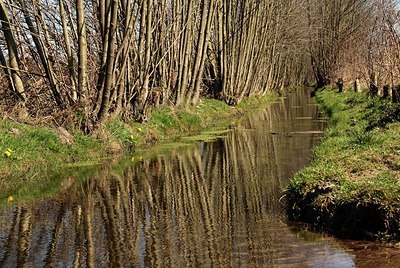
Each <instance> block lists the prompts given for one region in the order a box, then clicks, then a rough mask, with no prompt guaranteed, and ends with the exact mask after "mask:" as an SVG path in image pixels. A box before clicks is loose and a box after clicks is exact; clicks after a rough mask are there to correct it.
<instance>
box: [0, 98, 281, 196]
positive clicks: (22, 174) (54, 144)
mask: <svg viewBox="0 0 400 268" xmlns="http://www.w3.org/2000/svg"><path fill="white" fill-rule="evenodd" d="M276 98H277V95H276V94H270V95H267V96H264V97H260V98H250V99H249V100H245V101H243V102H242V103H241V104H240V106H239V107H229V106H228V105H227V104H226V103H224V102H222V101H218V100H214V99H203V100H201V101H200V103H199V104H198V105H197V106H196V107H190V108H187V109H177V108H173V107H161V108H153V109H152V110H151V111H150V114H149V120H148V121H147V122H145V123H141V124H139V123H137V122H133V121H127V122H124V121H122V120H120V119H116V118H110V119H108V120H107V121H106V122H105V123H104V125H103V126H102V127H100V128H99V129H97V130H96V131H95V132H94V133H93V134H92V135H89V136H88V135H85V134H84V133H82V132H81V131H79V130H74V129H68V131H69V133H70V134H72V135H73V142H72V143H70V144H64V143H62V141H61V139H60V137H59V133H58V131H57V129H56V128H50V127H46V126H31V125H27V124H20V123H17V122H14V121H11V120H5V119H3V120H0V189H1V191H0V203H2V201H4V200H7V197H8V196H10V195H11V196H15V198H14V199H15V200H31V199H35V198H41V197H44V196H48V195H51V194H54V193H55V192H57V191H58V190H57V189H59V187H60V185H61V184H62V182H63V181H64V180H65V179H66V178H69V177H72V178H81V177H82V176H81V175H79V174H81V173H83V174H86V173H87V170H91V171H92V172H93V171H95V170H97V169H98V168H100V166H101V163H102V162H104V159H107V158H108V157H110V155H112V156H113V157H115V155H116V154H118V155H120V157H124V156H126V158H127V159H128V160H129V161H131V160H132V157H133V159H136V160H137V159H140V158H141V157H142V156H144V155H158V154H160V153H167V152H169V151H171V150H173V149H176V148H185V147H187V146H188V144H192V143H193V141H196V140H211V139H215V138H218V137H220V136H221V135H223V132H224V131H225V130H226V129H227V128H228V127H229V126H230V124H232V121H235V120H238V118H240V117H241V116H242V115H244V114H245V113H248V112H251V111H253V110H254V109H259V108H263V107H266V106H267V105H269V104H270V103H271V101H273V100H275V99H276ZM189 136H190V137H191V138H188V137H189ZM136 160H135V161H136ZM106 162H108V161H106ZM83 177H84V176H83Z"/></svg>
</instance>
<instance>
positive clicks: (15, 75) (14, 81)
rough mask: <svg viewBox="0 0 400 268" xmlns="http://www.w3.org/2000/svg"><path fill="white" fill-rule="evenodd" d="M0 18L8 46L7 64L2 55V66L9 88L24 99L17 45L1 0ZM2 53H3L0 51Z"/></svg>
mask: <svg viewBox="0 0 400 268" xmlns="http://www.w3.org/2000/svg"><path fill="white" fill-rule="evenodd" d="M0 20H1V25H2V30H3V33H4V37H5V39H6V43H7V48H8V58H9V66H8V65H7V64H6V61H5V58H4V55H3V57H2V67H3V70H4V71H5V73H6V75H7V77H9V86H10V88H11V90H15V92H16V93H17V94H18V96H19V97H20V98H21V99H22V100H25V99H26V94H25V88H24V84H23V82H22V79H21V76H20V69H19V59H18V51H17V45H16V43H15V39H14V35H13V33H12V30H11V25H10V19H9V18H8V14H7V9H6V6H5V4H4V1H3V0H0ZM2 54H3V53H2Z"/></svg>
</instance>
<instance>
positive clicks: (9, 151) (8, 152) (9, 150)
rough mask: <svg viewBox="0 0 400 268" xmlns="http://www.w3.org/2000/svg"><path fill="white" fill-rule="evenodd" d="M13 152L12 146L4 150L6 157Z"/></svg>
mask: <svg viewBox="0 0 400 268" xmlns="http://www.w3.org/2000/svg"><path fill="white" fill-rule="evenodd" d="M11 153H12V150H11V149H10V148H7V150H6V151H5V152H4V156H5V157H10V156H11Z"/></svg>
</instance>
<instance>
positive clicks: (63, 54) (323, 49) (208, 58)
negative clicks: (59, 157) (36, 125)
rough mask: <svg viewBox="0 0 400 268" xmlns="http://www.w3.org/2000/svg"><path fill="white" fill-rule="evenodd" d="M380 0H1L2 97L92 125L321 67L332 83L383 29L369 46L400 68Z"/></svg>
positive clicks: (318, 75) (259, 91) (272, 87)
mask: <svg viewBox="0 0 400 268" xmlns="http://www.w3.org/2000/svg"><path fill="white" fill-rule="evenodd" d="M378 2H381V1H372V0H370V1H368V0H340V1H339V0H338V1H328V0H324V1H317V0H280V1H278V0H270V1H264V0H193V1H186V0H176V1H175V0H174V1H171V0H140V1H136V0H134V1H127V0H94V1H84V0H74V1H71V0H58V1H55V0H0V21H1V27H2V31H1V34H0V60H1V66H2V69H3V74H2V76H1V80H0V83H3V85H4V87H3V88H8V90H5V91H3V92H2V93H1V94H2V104H3V105H5V106H13V105H16V104H21V103H22V104H23V106H24V107H26V109H28V110H29V112H30V113H31V114H32V115H35V116H47V115H53V116H54V115H57V114H64V115H65V114H68V115H73V116H74V117H75V121H76V122H79V124H80V126H83V127H84V128H85V129H86V130H87V131H90V130H91V129H92V127H93V126H94V125H96V124H98V123H101V122H103V121H104V120H105V119H106V118H107V117H109V116H111V115H113V116H119V117H122V118H125V119H127V118H133V119H135V120H139V121H143V120H146V117H147V112H148V110H149V108H150V107H152V106H159V105H175V106H188V105H194V104H196V103H198V102H199V99H200V97H201V96H209V97H213V98H218V99H221V100H224V101H225V102H227V103H228V104H231V105H234V104H237V103H239V102H240V101H242V100H243V99H244V98H247V97H249V96H257V95H263V94H266V93H267V92H269V91H279V90H281V89H282V88H284V87H286V86H289V85H296V84H303V83H304V82H309V81H313V79H314V78H313V74H314V75H315V80H316V81H317V83H318V84H319V85H323V84H327V83H329V82H331V81H332V80H333V79H335V78H336V77H339V76H342V75H343V74H342V73H343V70H345V69H346V68H347V67H348V66H353V67H354V65H355V64H354V60H355V57H359V58H357V62H358V63H360V62H362V60H361V59H365V58H363V57H362V56H361V55H362V53H361V52H360V53H359V51H358V50H360V49H361V48H364V46H359V44H360V43H364V44H365V43H367V42H366V40H367V39H368V38H369V40H370V41H371V44H372V43H374V42H375V41H372V40H373V39H374V38H379V37H378V36H379V34H381V33H382V34H383V33H384V35H385V37H384V38H385V40H386V41H387V43H388V44H389V45H388V46H385V50H384V51H382V50H381V49H380V48H379V49H378V48H377V47H375V46H373V45H371V46H370V47H368V46H365V49H366V50H368V49H369V50H368V51H369V52H370V54H368V55H369V58H370V61H374V62H375V60H372V59H373V58H374V57H378V55H379V56H380V57H387V56H382V55H383V54H385V55H386V54H387V53H389V52H390V53H391V55H394V56H393V57H390V58H391V64H392V65H393V66H396V68H397V69H398V66H399V65H398V64H397V62H396V61H397V60H398V57H399V56H398V55H399V53H398V52H399V49H398V44H399V42H398V28H396V27H398V25H397V13H393V10H394V9H395V7H390V6H389V5H388V4H382V3H381V5H385V8H386V9H384V10H385V11H384V12H385V14H381V15H380V16H381V21H380V22H379V23H378V19H375V22H376V23H375V25H374V23H373V21H374V19H373V18H374V16H379V14H378V13H377V10H379V8H378V4H379V3H378ZM383 2H388V1H383ZM389 2H390V1H389ZM393 3H394V2H393ZM393 5H394V4H393ZM381 10H382V9H381ZM390 10H392V11H390ZM365 22H368V23H365ZM378 24H379V27H380V28H379V27H378ZM383 25H384V26H383ZM378 28H379V29H378ZM378 32H379V33H378ZM355 49H358V50H357V53H353V52H354V50H355ZM364 52H365V51H364ZM393 53H394V54H393ZM396 57H397V58H396ZM372 65H374V66H376V65H377V63H374V64H372ZM374 68H375V67H374ZM376 68H377V67H376ZM382 68H383V67H381V69H382ZM354 69H356V68H353V71H352V72H353V73H356V71H354ZM346 70H347V69H346ZM357 72H358V73H361V71H360V68H358V70H357ZM353 73H352V74H351V75H353ZM391 76H392V77H394V73H392V74H391Z"/></svg>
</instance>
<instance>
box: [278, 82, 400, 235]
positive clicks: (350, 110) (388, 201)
mask: <svg viewBox="0 0 400 268" xmlns="http://www.w3.org/2000/svg"><path fill="white" fill-rule="evenodd" d="M317 100H318V101H319V102H320V103H321V105H322V106H323V108H324V109H325V110H326V112H327V114H328V115H329V116H330V120H329V122H330V125H329V128H328V129H327V130H326V132H325V138H324V140H323V141H322V143H321V144H320V145H319V146H317V147H316V148H315V149H314V152H313V160H312V162H311V164H310V166H309V167H307V168H305V169H303V170H302V171H300V172H299V173H297V174H296V175H295V177H294V179H293V180H292V181H291V183H290V185H289V186H288V188H287V190H286V191H287V193H288V194H289V195H290V198H291V201H290V202H292V203H291V206H292V207H293V208H296V207H297V208H296V209H293V210H292V211H291V213H293V214H292V215H294V216H295V217H296V213H297V216H299V217H301V213H305V212H304V211H305V210H309V209H312V210H313V211H314V212H313V213H315V215H318V216H315V217H316V218H315V219H314V220H315V222H319V221H320V222H321V224H322V225H328V226H329V222H328V223H327V222H326V221H325V222H324V220H326V217H327V216H326V215H335V213H336V212H335V208H336V207H340V206H342V205H344V204H355V205H357V204H359V205H363V206H364V207H374V208H375V207H379V208H380V213H382V215H384V216H383V217H384V219H382V220H383V221H385V222H390V224H388V226H389V225H390V228H389V227H388V230H387V232H393V229H391V228H395V227H393V226H396V225H397V226H400V223H399V221H398V218H397V220H395V218H396V217H399V216H400V123H398V122H396V121H398V120H399V119H398V117H399V116H400V115H399V113H398V112H399V111H400V110H399V106H398V105H397V104H391V103H390V102H388V101H386V100H380V99H378V98H369V97H368V96H367V95H366V94H356V93H354V92H344V93H342V94H338V93H337V92H336V91H335V90H333V89H325V90H323V91H321V92H319V93H318V94H317ZM306 207H307V209H306ZM301 210H304V211H303V212H301ZM324 211H326V213H325V214H324ZM327 211H330V212H329V213H328V212H327ZM324 217H325V219H324ZM317 218H318V219H317ZM308 220H310V219H308ZM330 221H332V219H331V220H330ZM328 228H329V227H328ZM389 229H390V230H389ZM391 234H392V235H393V233H391ZM371 235H372V234H371Z"/></svg>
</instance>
